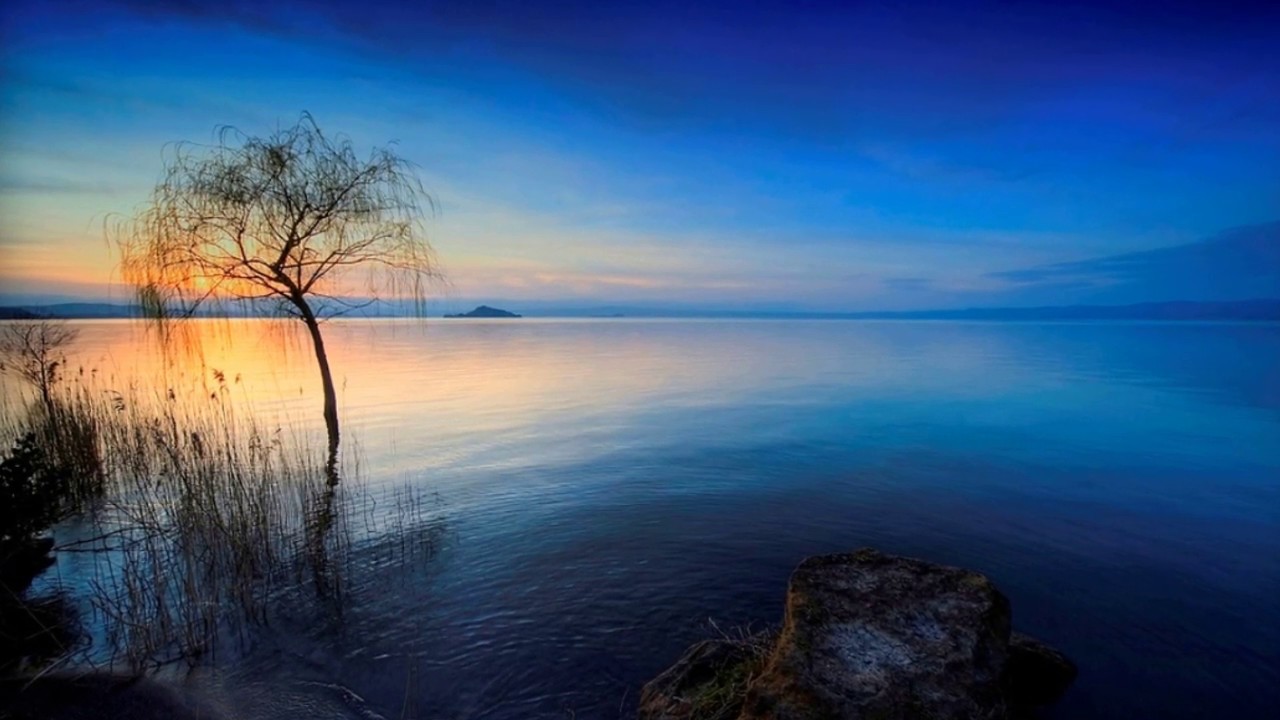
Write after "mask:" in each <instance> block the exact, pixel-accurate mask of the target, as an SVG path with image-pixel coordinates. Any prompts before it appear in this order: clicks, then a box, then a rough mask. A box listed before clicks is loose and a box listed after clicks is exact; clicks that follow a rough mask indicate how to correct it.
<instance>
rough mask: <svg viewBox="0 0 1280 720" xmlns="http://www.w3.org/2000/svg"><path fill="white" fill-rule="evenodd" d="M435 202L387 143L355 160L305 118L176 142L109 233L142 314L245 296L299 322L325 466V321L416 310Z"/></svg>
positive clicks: (159, 315)
mask: <svg viewBox="0 0 1280 720" xmlns="http://www.w3.org/2000/svg"><path fill="white" fill-rule="evenodd" d="M434 209H435V205H434V202H433V200H432V199H431V197H430V196H429V195H428V194H427V193H426V192H425V191H424V190H423V188H422V184H421V182H420V181H419V180H418V179H417V177H416V175H415V174H414V171H413V168H412V166H411V165H409V163H407V162H406V161H405V160H404V159H402V158H401V157H399V156H398V155H396V154H395V153H394V152H393V151H392V149H390V148H386V147H382V148H375V149H373V150H372V152H371V153H370V154H369V155H368V156H367V157H362V156H360V155H357V153H356V151H355V150H354V148H353V147H352V145H351V142H350V140H348V139H347V138H345V137H342V136H338V137H331V136H328V135H325V134H324V133H323V132H321V130H320V128H319V127H318V126H317V125H316V123H315V121H314V120H313V119H312V117H311V116H310V115H307V114H304V115H303V116H302V118H301V119H300V121H299V122H298V123H297V124H296V125H294V126H293V127H290V128H287V129H284V130H278V131H276V132H275V133H273V134H271V135H269V136H267V137H262V138H259V137H250V136H247V135H245V134H243V133H241V132H240V131H238V130H235V129H234V128H223V129H221V130H220V131H219V132H218V137H217V142H216V143H215V144H213V145H212V146H201V145H193V144H189V143H183V144H179V145H176V146H174V147H173V148H172V150H171V152H169V153H168V154H167V155H166V161H165V173H164V175H163V178H162V179H161V180H160V182H159V183H158V184H157V185H156V188H155V190H154V191H153V192H152V194H151V198H150V201H149V202H148V203H146V204H145V205H144V206H142V208H141V209H140V210H139V211H138V213H137V214H136V215H135V216H134V217H132V218H130V219H127V220H124V221H122V222H120V223H117V224H116V225H115V226H113V227H112V228H110V229H109V234H110V235H111V236H112V239H113V240H114V242H115V244H116V246H117V247H118V249H119V251H120V254H121V271H122V275H123V276H124V279H125V280H126V282H129V283H131V284H133V285H134V286H135V287H136V288H137V291H138V298H139V302H140V304H141V306H142V308H143V312H144V313H145V314H146V316H147V317H149V318H151V319H154V320H158V321H161V322H164V321H169V320H173V319H177V318H186V317H190V316H191V315H192V314H193V313H195V312H196V311H197V310H198V309H200V308H202V307H204V306H208V305H211V304H213V305H223V306H224V309H225V305H226V304H228V303H248V304H249V306H250V307H251V308H252V309H253V310H255V311H259V310H262V309H263V308H268V307H269V308H270V309H271V310H272V311H274V312H277V313H279V314H283V315H286V316H292V317H295V318H297V319H298V320H300V321H301V322H302V323H303V324H304V325H305V326H306V329H307V331H308V333H309V335H310V338H311V343H312V346H313V348H314V350H315V357H316V362H317V363H318V365H319V367H320V379H321V382H322V386H323V389H324V421H325V427H326V429H327V431H328V439H329V459H330V463H331V466H332V464H334V463H336V458H337V451H338V442H339V430H338V406H337V394H336V393H335V391H334V384H333V373H332V371H331V369H330V367H329V357H328V354H327V353H326V351H325V345H324V337H323V335H322V334H321V324H322V322H323V321H324V320H325V319H327V318H330V317H333V316H335V315H341V314H344V313H347V312H350V311H351V310H353V309H356V308H359V307H362V306H364V305H368V304H370V303H373V302H376V301H378V300H379V299H397V300H410V301H412V307H413V308H414V310H415V311H417V312H421V310H422V307H423V300H424V298H425V293H426V290H427V289H428V286H429V282H430V281H431V280H432V279H434V278H435V277H437V275H436V265H435V262H434V255H433V253H432V249H431V245H430V244H429V242H428V241H427V239H426V233H425V228H424V220H425V217H426V213H427V212H431V211H434ZM357 296H358V297H359V298H360V299H359V300H355V299H353V297H357Z"/></svg>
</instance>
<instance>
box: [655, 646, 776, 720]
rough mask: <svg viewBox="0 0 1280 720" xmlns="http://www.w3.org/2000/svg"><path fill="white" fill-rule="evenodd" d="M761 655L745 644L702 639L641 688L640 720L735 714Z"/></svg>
mask: <svg viewBox="0 0 1280 720" xmlns="http://www.w3.org/2000/svg"><path fill="white" fill-rule="evenodd" d="M760 660H761V657H760V654H759V653H758V652H757V651H755V650H753V648H752V647H750V646H749V645H747V644H746V643H739V642H732V641H729V640H704V641H702V642H700V643H698V644H697V645H694V646H693V647H691V648H689V649H688V650H687V651H686V652H685V654H684V656H682V657H681V658H680V659H679V660H677V661H676V664H675V665H672V666H671V667H669V668H667V670H666V671H665V672H663V673H662V674H661V675H659V676H658V677H656V678H654V679H653V680H652V681H650V682H649V683H648V684H647V685H645V686H644V689H643V690H641V691H640V710H639V718H640V720H710V719H711V718H726V719H728V718H736V717H738V714H739V712H741V710H742V698H743V694H744V693H745V691H746V687H747V681H748V680H749V679H750V676H751V673H752V671H753V670H754V669H758V667H759V662H760Z"/></svg>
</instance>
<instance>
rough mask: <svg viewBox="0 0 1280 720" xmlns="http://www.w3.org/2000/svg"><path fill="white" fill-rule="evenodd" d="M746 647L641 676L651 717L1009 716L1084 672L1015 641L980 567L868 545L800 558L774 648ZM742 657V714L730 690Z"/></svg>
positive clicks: (1002, 604)
mask: <svg viewBox="0 0 1280 720" xmlns="http://www.w3.org/2000/svg"><path fill="white" fill-rule="evenodd" d="M753 647H758V645H756V646H753ZM744 657H747V658H750V657H752V656H744V655H742V653H741V651H740V650H736V649H735V648H734V647H732V645H729V646H723V645H722V644H718V643H702V644H699V645H696V646H694V648H692V649H691V650H690V651H689V652H688V653H686V655H685V657H684V658H682V659H681V661H680V662H679V663H677V664H676V665H675V666H674V667H672V668H671V669H670V670H668V671H667V672H666V673H663V674H662V675H661V676H659V677H658V678H657V679H656V680H654V682H652V683H650V684H649V685H647V686H646V687H645V690H644V693H643V694H642V696H641V707H640V718H641V720H712V719H713V718H714V719H716V720H719V719H721V718H732V717H739V718H741V720H837V719H843V718H849V719H855V718H875V719H876V720H893V719H902V720H907V719H908V718H913V719H914V718H931V719H933V720H947V719H951V718H956V719H959V718H964V719H966V720H969V719H977V718H982V719H984V720H1005V719H1009V718H1015V717H1018V718H1021V717H1027V716H1029V712H1030V710H1031V708H1033V707H1035V706H1039V705H1043V704H1048V703H1051V702H1054V701H1055V700H1057V698H1058V697H1059V696H1060V695H1061V694H1062V692H1063V691H1064V690H1065V689H1066V687H1067V686H1068V685H1070V683H1071V681H1072V680H1073V679H1074V678H1075V666H1074V665H1072V664H1071V661H1070V660H1068V659H1066V657H1065V656H1063V655H1062V654H1061V653H1059V652H1057V651H1056V650H1053V649H1052V648H1050V647H1048V646H1046V645H1044V644H1043V643H1040V642H1038V641H1036V640H1033V639H1031V638H1028V637H1026V636H1022V635H1015V636H1014V639H1013V640H1012V642H1011V641H1010V611H1009V602H1008V600H1006V599H1005V597H1004V596H1003V595H1002V594H1000V591H999V590H997V589H996V587H995V585H993V584H992V583H991V581H990V580H988V579H987V578H986V577H984V576H983V575H980V574H978V573H975V572H972V571H969V570H962V569H960V568H954V567H947V566H943V565H935V564H933V563H928V562H924V561H922V560H914V559H911V558H903V557H895V556H891V555H885V554H882V553H880V552H877V551H875V550H870V549H864V550H859V551H857V552H854V553H849V554H841V555H827V556H822V557H813V558H809V559H808V560H805V561H804V562H803V563H801V564H800V567H799V568H797V569H796V571H795V573H793V574H792V576H791V585H790V589H789V590H788V593H787V607H786V616H785V618H784V621H783V627H782V631H781V633H780V634H779V635H778V637H777V640H776V642H775V643H774V644H773V647H772V649H771V651H769V652H768V653H767V657H762V655H761V654H760V653H759V651H757V654H756V655H755V656H754V657H755V659H754V660H744ZM744 669H746V670H747V672H746V674H745V678H746V681H747V682H746V684H745V693H744V697H743V698H742V701H741V703H740V706H741V711H740V712H739V711H738V707H739V704H738V703H737V702H735V701H734V700H732V699H726V698H725V692H726V690H727V689H731V688H742V687H744V685H743V682H742V680H743V678H744V672H743V671H744ZM706 698H715V700H716V702H714V703H707V702H701V701H700V699H706ZM712 709H714V712H712ZM734 713H736V715H735V714H734Z"/></svg>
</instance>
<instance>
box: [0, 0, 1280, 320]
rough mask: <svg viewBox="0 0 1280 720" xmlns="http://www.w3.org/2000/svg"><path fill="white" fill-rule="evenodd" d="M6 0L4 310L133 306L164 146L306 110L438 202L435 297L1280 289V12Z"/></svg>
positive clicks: (956, 297)
mask: <svg viewBox="0 0 1280 720" xmlns="http://www.w3.org/2000/svg"><path fill="white" fill-rule="evenodd" d="M409 5H410V4H405V6H402V5H401V4H399V3H388V2H382V0H366V1H365V2H360V3H336V2H319V1H315V2H312V1H307V0H278V1H276V2H271V3H262V2H241V1H240V0H228V1H224V2H218V3H205V2H199V1H197V0H180V1H176V2H146V1H142V0H121V1H118V2H105V1H101V2H83V1H77V0H67V1H65V2H33V1H32V0H10V1H9V2H7V3H5V4H4V5H3V8H0V302H4V301H6V300H8V301H10V302H12V301H15V300H21V301H23V302H31V301H36V300H62V299H69V298H73V297H74V298H86V299H112V300H115V301H121V302H123V301H126V300H127V299H128V291H127V289H125V288H123V287H120V286H118V285H115V284H113V283H115V282H116V281H117V280H118V272H116V271H115V269H114V268H115V264H116V262H117V261H118V258H117V257H115V256H114V255H113V253H112V251H111V248H110V246H109V244H108V243H107V242H106V241H105V240H104V236H103V223H104V222H106V221H109V220H110V219H111V218H112V217H115V216H117V215H128V214H130V213H132V212H133V211H134V210H136V208H138V207H139V205H140V204H141V203H143V202H144V201H145V200H146V198H147V194H148V192H149V191H150V189H151V187H152V186H153V185H154V184H155V182H156V180H157V179H158V177H159V175H160V172H161V170H162V167H163V158H164V154H163V153H164V150H165V147H166V145H167V144H171V143H174V142H178V141H195V142H209V141H211V140H212V138H213V133H214V131H215V128H216V127H217V126H221V125H232V126H235V127H237V128H239V129H241V130H243V131H244V132H247V133H249V134H258V135H262V134H268V133H270V132H272V131H274V130H275V129H277V128H280V127H284V126H288V125H292V124H293V123H294V122H296V121H297V120H298V118H299V116H300V114H301V113H302V112H304V111H305V112H309V113H311V114H312V115H313V116H314V118H315V119H316V121H317V122H318V123H319V124H320V126H321V127H322V128H324V129H325V130H326V131H328V132H332V133H342V134H345V135H347V136H349V137H350V138H351V139H352V141H353V142H354V143H355V144H356V145H357V146H362V147H370V148H371V147H373V146H375V145H385V144H388V143H395V147H396V149H397V152H399V153H400V154H401V155H402V156H403V157H405V158H406V159H408V160H410V161H411V162H413V163H414V164H415V165H416V166H417V168H418V172H419V175H420V177H421V178H422V180H423V182H424V184H425V185H426V187H427V189H428V190H429V191H430V193H431V194H432V195H433V196H434V198H435V199H436V201H437V202H438V204H439V208H440V210H439V213H438V214H437V215H436V217H434V218H433V219H432V220H431V222H430V226H429V228H430V238H431V241H432V242H433V244H434V245H435V247H436V250H437V252H438V254H439V257H440V259H441V261H442V265H443V269H444V270H445V272H446V273H447V277H448V280H449V282H448V284H447V286H443V287H442V288H441V290H440V293H441V297H440V302H441V304H442V306H444V307H445V308H446V309H452V308H454V307H457V306H459V305H465V304H468V303H475V302H488V303H490V304H494V303H497V302H502V303H506V304H508V305H514V306H515V307H513V308H512V309H515V310H517V311H518V310H519V309H520V307H521V306H522V305H529V306H539V307H554V306H556V305H557V304H561V305H565V306H570V305H571V306H577V307H582V306H591V305H636V306H666V307H686V308H703V309H708V310H724V309H731V310H770V311H786V310H805V311H859V310H910V309H931V308H952V307H973V306H996V305H1006V306H1018V305H1053V304H1073V303H1128V302H1142V301H1154V300H1230V299H1245V298H1256V297H1280V249H1278V248H1280V4H1275V3H1272V4H1270V6H1268V5H1266V4H1258V5H1248V4H1233V3H1221V2H1219V3H1198V4H1192V3H1180V2H1176V1H1173V2H1161V3H1150V2H1129V1H1126V0H1120V1H1118V2H1097V3H1090V2H1083V3H1064V2H1053V3H1031V2H1017V1H1006V2H999V3H982V2H974V3H944V2H932V3H904V2H884V3H879V2H868V3H853V2H842V3H823V2H803V1H800V2H797V1H794V0H793V1H792V2H785V3H770V2H745V1H738V2H692V1H690V0H685V1H684V2H666V1H665V0H649V1H647V2H633V3H606V2H545V3H529V2H502V1H496V0H490V1H485V0H469V1H461V2H453V1H449V2H430V1H425V2H418V3H413V4H411V6H409Z"/></svg>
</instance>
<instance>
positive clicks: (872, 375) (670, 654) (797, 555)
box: [62, 318, 1280, 719]
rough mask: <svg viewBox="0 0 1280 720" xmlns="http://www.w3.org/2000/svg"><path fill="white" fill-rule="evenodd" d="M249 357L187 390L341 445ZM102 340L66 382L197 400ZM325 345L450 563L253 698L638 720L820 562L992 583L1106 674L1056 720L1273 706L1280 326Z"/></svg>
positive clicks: (1278, 622)
mask: <svg viewBox="0 0 1280 720" xmlns="http://www.w3.org/2000/svg"><path fill="white" fill-rule="evenodd" d="M231 325H232V326H233V328H234V332H232V333H230V334H229V336H230V339H229V340H228V337H227V335H228V334H222V335H220V336H219V337H221V338H222V340H219V341H217V342H211V343H206V344H205V347H204V355H203V363H204V365H203V369H201V367H200V366H198V365H195V364H193V363H195V359H194V357H187V359H186V360H184V362H185V363H186V366H185V368H184V369H182V370H181V371H179V372H176V373H175V374H174V375H173V376H172V377H178V376H181V377H185V378H187V379H191V378H197V377H205V376H206V374H207V373H208V372H211V370H212V369H218V370H220V371H222V372H223V373H225V375H226V377H227V378H228V382H229V383H232V384H233V385H234V386H235V388H236V392H238V393H240V394H241V395H242V396H243V397H245V398H248V399H249V400H251V401H252V404H253V407H254V410H255V412H256V413H258V414H259V416H261V417H263V418H267V419H268V420H267V421H268V422H278V423H281V424H282V425H288V426H289V427H296V426H298V425H299V424H302V425H305V426H306V427H307V432H318V431H319V427H320V400H319V397H320V396H319V393H318V388H319V383H318V381H317V379H316V377H315V375H316V371H315V369H314V366H313V364H312V360H311V358H310V356H309V354H308V352H309V351H308V348H307V347H306V346H305V345H300V344H296V343H294V344H292V345H291V346H290V347H289V349H288V351H287V352H282V351H281V350H280V344H279V339H280V337H279V334H278V333H273V332H267V331H266V330H265V328H266V327H267V325H268V324H267V323H262V322H258V321H235V322H232V323H231ZM80 326H81V327H82V329H83V332H82V336H81V338H80V342H79V343H78V346H77V348H78V349H77V352H76V355H75V358H74V360H73V365H75V364H77V363H78V364H81V365H83V366H85V367H88V368H94V369H96V370H97V375H98V377H99V378H100V380H101V381H103V382H106V383H111V382H120V383H123V382H127V381H128V380H129V379H130V378H139V377H141V378H145V379H147V380H148V381H149V382H154V381H157V380H159V381H161V382H171V381H173V380H172V377H171V376H167V375H165V373H164V372H163V371H162V370H161V369H160V368H159V366H158V365H156V363H157V362H158V360H157V358H156V356H155V353H154V352H153V351H152V350H150V349H149V348H150V345H149V344H148V341H147V338H146V336H145V334H144V333H143V332H142V331H141V330H140V329H138V328H137V327H136V326H134V325H132V324H129V323H125V322H113V321H104V322H86V323H81V324H80ZM326 333H327V337H328V342H329V345H330V347H331V354H332V358H331V359H332V362H333V365H334V368H335V377H336V379H337V384H338V387H339V394H340V404H341V412H342V418H343V421H344V432H345V433H346V435H345V437H344V442H345V443H346V446H345V448H346V449H345V450H344V452H347V453H352V454H354V456H355V457H358V458H359V464H360V467H361V472H362V474H364V475H365V476H366V477H367V482H368V483H369V484H370V485H371V486H374V487H378V486H386V487H393V486H410V487H412V488H415V489H417V490H421V491H422V495H421V497H424V498H425V497H428V496H429V497H430V502H431V503H432V512H434V513H439V515H440V516H441V517H442V518H443V522H444V526H445V527H446V528H447V531H446V532H445V534H444V539H443V541H442V542H441V544H440V546H439V549H438V552H437V554H436V555H435V557H433V558H432V559H430V560H429V561H427V562H423V563H420V564H416V565H413V566H411V567H409V568H404V567H398V568H395V569H394V573H393V570H392V569H387V570H385V571H382V572H379V571H378V569H377V568H376V567H374V568H371V572H370V573H369V574H368V575H367V577H368V578H369V579H368V580H367V584H357V585H356V586H355V587H353V588H352V589H351V595H352V603H351V608H350V611H349V612H348V613H346V614H345V615H344V617H343V619H342V622H341V623H340V624H339V625H336V626H326V627H302V628H297V627H293V628H291V627H289V626H288V625H287V623H282V624H279V625H275V626H272V627H269V628H266V629H263V630H262V631H261V633H260V635H259V637H258V639H257V640H256V641H255V643H253V645H252V647H250V648H248V649H247V650H245V651H244V652H243V653H242V654H239V655H237V656H236V657H235V658H234V659H233V660H230V661H227V662H226V664H225V665H226V666H225V667H224V668H223V670H222V672H223V677H224V678H229V679H231V680H232V681H234V682H248V683H258V684H265V685H267V686H269V685H271V684H273V683H275V684H295V685H296V684H298V683H301V682H306V683H318V684H317V685H307V687H315V688H318V689H317V690H316V692H322V691H323V690H321V689H320V688H325V687H330V688H331V687H334V686H340V687H342V688H345V689H347V690H350V691H351V692H353V693H355V694H356V695H358V696H360V697H361V698H363V701H364V702H365V703H367V708H368V709H370V710H372V711H374V712H377V713H379V714H381V715H384V716H386V717H400V714H401V710H402V709H403V708H404V707H406V705H407V706H409V707H412V708H413V709H415V710H416V712H417V713H418V716H419V717H432V718H455V717H456V718H479V717H484V718H513V719H514V718H533V717H547V718H566V717H574V716H576V717H578V718H597V717H619V716H620V715H621V716H625V715H626V713H627V712H628V711H629V710H630V709H632V708H634V705H635V701H636V698H637V696H638V693H639V689H640V686H641V685H642V684H643V683H644V682H646V681H647V680H649V679H651V678H652V677H653V676H655V675H656V674H657V673H658V672H660V671H661V670H663V669H664V668H665V667H667V666H668V665H669V664H671V663H672V662H673V661H675V660H676V658H677V657H678V656H679V655H680V653H681V652H682V651H683V650H684V649H685V648H686V647H687V646H688V645H689V644H691V643H693V642H695V641H697V640H700V639H704V638H707V637H710V636H712V635H713V634H715V632H716V630H715V628H714V627H713V626H712V625H711V624H710V622H709V621H714V623H715V624H716V625H717V626H719V627H720V628H723V629H729V628H736V627H741V626H750V627H755V628H761V627H765V626H767V625H769V624H772V623H777V622H778V621H779V620H780V618H781V613H782V603H783V599H784V594H785V591H786V583H787V577H788V574H789V573H790V571H791V569H792V568H793V567H794V566H795V565H796V564H797V563H798V562H799V561H800V560H801V559H802V558H804V557H805V556H807V555H813V554H819V553H828V552H836V551H847V550H852V549H854V548H858V547H861V546H875V547H877V548H879V549H882V550H884V551H887V552H892V553H898V554H905V555H912V556H918V557H922V558H926V559H929V560H934V561H939V562H944V563H948V564H955V565H961V566H965V567H969V568H974V569H976V570H979V571H981V572H984V573H986V574H988V575H989V576H990V577H991V578H992V579H994V580H995V582H996V583H997V584H998V586H999V587H1000V588H1001V589H1002V590H1003V591H1004V593H1005V594H1007V595H1008V596H1009V598H1010V599H1011V601H1012V605H1013V610H1014V624H1015V626H1016V627H1017V628H1018V629H1020V630H1023V631H1025V632H1028V633H1031V634H1033V635H1037V636H1039V637H1041V638H1043V639H1045V640H1047V641H1049V642H1051V643H1052V644H1054V645H1056V646H1058V647H1060V648H1061V649H1063V650H1064V651H1065V652H1066V653H1068V654H1069V655H1070V656H1072V658H1073V659H1074V660H1075V661H1076V662H1077V663H1078V664H1079V666H1080V677H1079V679H1078V681H1077V682H1076V684H1075V685H1074V687H1073V688H1072V689H1071V691H1070V692H1069V693H1068V695H1067V697H1066V698H1065V699H1064V701H1063V702H1062V703H1061V704H1060V705H1059V706H1058V707H1057V708H1056V709H1055V710H1054V713H1053V715H1052V717H1057V718H1132V717H1232V718H1250V717H1259V718H1260V717H1269V716H1270V715H1269V713H1270V712H1272V711H1274V709H1275V708H1276V707H1280V617H1278V616H1280V607H1278V605H1277V602H1278V601H1277V598H1280V326H1277V325H1274V324H1196V323H1185V324H1183V323H1163V324H1162V323H1149V324H1143V323H1079V324H1072V323H1060V324H1055V323H1048V324H1030V323H1028V324H1022V323H965V322H925V321H914V322H912V321H907V322H887V321H886V322H877V321H841V320H814V321H781V320H642V319H625V318H624V319H600V320H551V319H547V320H541V319H521V320H509V321H507V320H503V321H474V320H431V321H429V322H427V323H425V324H418V323H413V322H409V321H390V320H388V321H371V322H370V321H339V322H334V323H331V324H330V325H329V326H328V327H327V328H326ZM370 562H371V564H372V562H373V561H372V560H371V561H370ZM62 572H63V574H64V576H65V575H72V574H74V571H73V569H72V568H68V567H63V568H62ZM391 573H393V574H394V576H392V577H388V576H387V575H388V574H391Z"/></svg>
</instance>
